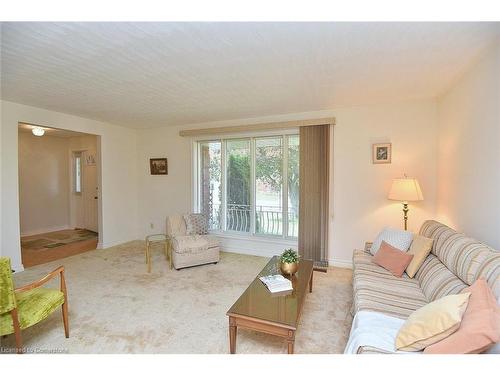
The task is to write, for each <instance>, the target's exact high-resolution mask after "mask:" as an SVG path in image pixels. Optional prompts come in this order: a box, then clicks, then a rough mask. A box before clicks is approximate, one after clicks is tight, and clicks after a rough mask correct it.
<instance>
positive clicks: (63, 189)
mask: <svg viewBox="0 0 500 375" xmlns="http://www.w3.org/2000/svg"><path fill="white" fill-rule="evenodd" d="M68 147H69V140H68V138H61V137H54V136H50V135H45V136H43V137H35V136H34V135H33V134H31V133H26V132H19V150H18V154H19V217H20V225H21V235H24V236H26V235H30V234H37V233H43V232H50V231H55V230H61V229H66V228H69V224H70V221H69V189H70V185H69V158H68V150H69V148H68Z"/></svg>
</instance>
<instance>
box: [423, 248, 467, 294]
mask: <svg viewBox="0 0 500 375" xmlns="http://www.w3.org/2000/svg"><path fill="white" fill-rule="evenodd" d="M415 279H417V280H418V281H419V283H420V287H421V288H422V291H423V293H424V294H425V296H426V297H427V299H428V300H429V302H431V301H435V300H437V299H439V298H442V297H444V296H447V295H449V294H458V293H460V292H461V291H462V290H464V289H465V288H466V287H467V286H468V285H467V284H465V283H464V282H463V281H462V280H460V279H459V278H458V277H456V276H455V275H454V274H453V273H452V272H451V271H450V270H449V269H448V268H447V267H446V266H445V265H444V264H443V263H441V262H440V261H439V259H438V258H437V257H436V256H435V255H432V254H430V255H429V256H427V258H426V259H425V260H424V263H423V264H422V265H421V266H420V268H419V270H418V271H417V273H416V274H415Z"/></svg>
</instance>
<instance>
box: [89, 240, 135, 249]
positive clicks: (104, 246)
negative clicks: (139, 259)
mask: <svg viewBox="0 0 500 375" xmlns="http://www.w3.org/2000/svg"><path fill="white" fill-rule="evenodd" d="M133 241H144V240H143V239H141V238H130V239H128V240H125V241H124V240H118V241H109V242H101V241H99V242H98V243H97V247H96V249H107V248H110V247H113V246H118V245H123V244H125V243H128V242H133Z"/></svg>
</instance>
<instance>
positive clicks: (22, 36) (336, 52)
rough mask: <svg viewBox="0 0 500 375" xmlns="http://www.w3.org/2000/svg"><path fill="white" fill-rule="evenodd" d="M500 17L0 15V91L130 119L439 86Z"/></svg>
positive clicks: (150, 123)
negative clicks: (329, 19) (310, 19)
mask: <svg viewBox="0 0 500 375" xmlns="http://www.w3.org/2000/svg"><path fill="white" fill-rule="evenodd" d="M499 31H500V29H499V24H498V23H3V24H2V51H1V52H2V54H1V73H2V92H1V94H2V99H5V100H9V101H14V102H18V103H23V104H28V105H33V106H37V107H42V108H47V109H51V110H55V111H60V112H66V113H70V114H75V115H79V116H83V117H87V118H92V119H98V120H102V121H107V122H111V123H115V124H119V125H124V126H130V127H134V128H150V127H156V126H165V125H178V124H188V123H199V122H206V121H217V120H228V119H235V118H249V117H257V116H266V115H274V114H285V113H295V112H304V111H314V110H321V109H330V108H334V107H339V106H354V105H363V104H371V103H378V102H388V101H400V100H409V99H416V98H424V97H434V96H437V95H440V94H441V93H443V91H444V90H446V89H447V88H448V87H449V86H450V85H451V84H452V83H453V81H454V80H456V79H457V78H458V77H459V76H460V74H462V73H463V72H464V70H465V69H466V68H467V67H468V66H469V65H470V64H471V63H472V62H473V61H474V59H475V58H477V56H478V55H479V54H480V53H481V52H482V51H483V50H484V49H485V48H486V47H487V46H488V45H489V44H490V43H491V42H492V41H493V40H494V38H496V37H497V36H498V35H499Z"/></svg>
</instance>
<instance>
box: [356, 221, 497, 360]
mask: <svg viewBox="0 0 500 375" xmlns="http://www.w3.org/2000/svg"><path fill="white" fill-rule="evenodd" d="M420 235H422V236H425V237H428V238H432V239H433V240H434V242H433V245H432V251H431V254H429V256H428V257H427V258H426V260H425V261H424V263H423V264H422V266H421V267H420V269H419V270H418V272H417V274H416V275H415V278H413V279H411V278H409V277H408V276H407V275H406V273H405V274H404V275H403V277H402V278H397V277H395V276H393V275H392V274H391V273H390V272H389V271H387V270H385V269H384V268H382V267H380V266H378V265H376V264H375V263H373V262H372V255H371V254H370V252H369V250H370V245H371V244H370V243H367V244H366V245H365V249H364V250H355V251H354V253H353V268H354V271H353V292H354V299H353V301H354V302H353V313H356V312H358V311H361V310H370V311H377V312H381V313H384V314H387V315H391V316H395V317H398V318H402V319H406V318H407V317H408V316H409V315H410V314H411V313H412V312H413V311H415V310H417V309H418V308H420V307H422V306H424V305H425V304H427V303H429V302H432V301H434V300H436V299H438V298H441V297H443V296H446V295H449V294H456V293H460V292H461V291H462V290H463V289H464V288H466V287H467V286H469V285H471V284H472V283H473V282H474V281H475V280H477V279H478V278H484V279H486V280H487V282H488V285H489V286H490V288H491V290H492V291H493V294H494V295H495V296H496V297H497V299H498V301H499V303H500V251H496V250H494V249H492V248H491V247H488V246H487V245H485V244H483V243H481V242H479V241H477V240H475V239H473V238H470V237H467V236H466V235H464V234H462V233H458V232H457V231H455V230H453V229H451V228H449V227H447V226H446V225H444V224H441V223H439V222H437V221H434V220H428V221H426V222H424V224H423V225H422V227H421V228H420ZM374 352H383V351H378V350H377V348H373V347H361V348H360V350H359V351H358V353H374Z"/></svg>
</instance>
